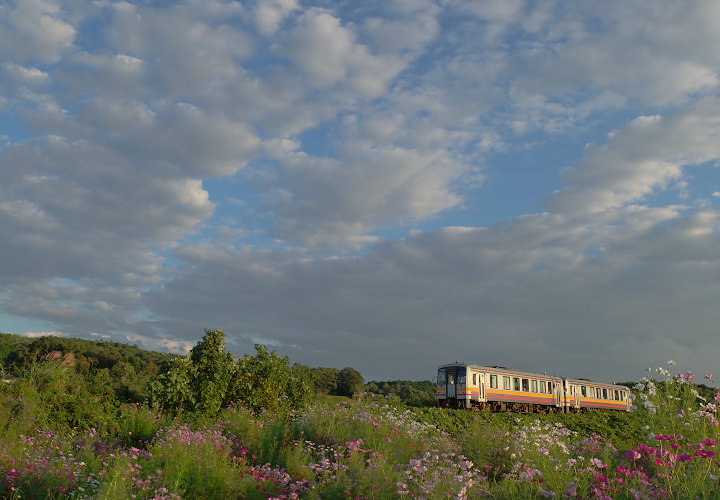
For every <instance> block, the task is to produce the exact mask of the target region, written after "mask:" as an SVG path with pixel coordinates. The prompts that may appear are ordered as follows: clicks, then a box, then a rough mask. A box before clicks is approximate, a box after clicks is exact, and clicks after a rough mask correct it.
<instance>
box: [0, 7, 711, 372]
mask: <svg viewBox="0 0 720 500" xmlns="http://www.w3.org/2000/svg"><path fill="white" fill-rule="evenodd" d="M718 19H720V3H718V2H717V1H716V0H690V1H688V2H677V1H675V0H657V1H653V2H647V1H644V0H606V1H603V2H595V1H592V2H591V1H585V0H558V1H556V0H543V1H529V0H528V1H526V0H382V1H376V0H367V1H362V2H357V1H354V0H338V1H331V0H314V1H301V0H256V1H242V2H234V1H224V0H175V1H167V0H155V1H153V0H136V1H112V0H4V1H0V331H4V332H12V333H18V334H22V335H27V336H41V335H48V334H54V335H61V336H71V337H81V338H88V339H98V340H100V339H107V340H112V341H118V342H125V343H130V344H136V345H138V346H139V347H142V348H145V349H153V350H163V351H171V352H179V353H184V352H186V351H187V350H188V349H189V348H191V347H192V346H193V345H195V343H197V342H198V341H199V339H200V338H201V337H202V335H203V333H204V330H205V329H206V328H208V329H224V330H225V332H226V336H227V340H228V347H229V349H230V350H231V351H232V352H233V353H235V354H236V355H238V356H240V355H243V354H246V353H250V354H252V353H254V348H253V345H254V344H256V343H261V344H266V345H268V346H269V347H271V348H272V349H275V350H277V351H278V352H279V353H281V354H284V355H287V356H289V358H290V360H291V362H298V363H302V364H305V365H308V366H312V367H316V366H329V367H336V368H343V367H346V366H351V367H354V368H356V369H358V370H359V371H360V372H361V373H362V374H363V376H364V377H365V379H366V380H372V379H374V380H395V379H410V380H428V379H431V378H432V377H433V375H434V373H435V372H436V369H437V366H438V365H441V364H444V363H448V362H453V361H455V360H461V361H465V362H469V363H474V364H482V365H502V366H509V367H513V368H517V369H521V370H524V371H530V372H548V373H553V374H558V375H561V376H568V377H587V378H593V379H597V380H603V381H624V380H638V379H639V378H640V377H642V376H643V375H645V374H646V371H645V370H646V368H648V367H650V368H654V367H656V366H658V365H665V363H666V362H667V361H668V360H671V359H672V360H674V361H676V362H677V363H678V365H677V368H680V369H682V370H694V371H696V372H698V373H699V374H701V375H702V374H705V373H707V372H712V371H713V370H714V369H718V361H717V360H718V359H720V356H719V354H720V335H718V333H719V332H720V329H719V326H720V307H718V299H719V298H720V246H719V243H720V209H719V206H720V171H719V170H718V166H719V165H720V163H718V160H720V52H719V51H718V47H720V23H718V22H717V20H718Z"/></svg>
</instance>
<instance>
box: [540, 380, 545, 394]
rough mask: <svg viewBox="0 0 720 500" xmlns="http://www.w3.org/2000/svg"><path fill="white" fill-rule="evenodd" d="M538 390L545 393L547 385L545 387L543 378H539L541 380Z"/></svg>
mask: <svg viewBox="0 0 720 500" xmlns="http://www.w3.org/2000/svg"><path fill="white" fill-rule="evenodd" d="M540 392H542V393H543V394H545V393H546V392H547V387H545V381H544V380H541V381H540Z"/></svg>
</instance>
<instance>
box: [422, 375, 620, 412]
mask: <svg viewBox="0 0 720 500" xmlns="http://www.w3.org/2000/svg"><path fill="white" fill-rule="evenodd" d="M436 393H437V399H438V404H439V405H440V406H444V407H454V408H478V409H481V410H491V411H515V412H522V413H551V412H571V413H579V412H583V411H588V410H591V409H602V410H621V411H629V409H630V405H631V402H630V390H629V389H628V388H627V387H625V386H622V385H616V384H606V383H602V382H595V381H592V380H587V379H571V378H563V377H558V376H554V375H547V374H545V373H543V374H539V373H528V372H521V371H517V370H511V369H509V368H505V367H502V366H480V365H471V364H467V363H450V364H447V365H442V366H440V367H439V368H438V377H437V385H436Z"/></svg>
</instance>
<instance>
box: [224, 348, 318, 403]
mask: <svg viewBox="0 0 720 500" xmlns="http://www.w3.org/2000/svg"><path fill="white" fill-rule="evenodd" d="M255 351H256V353H257V354H256V355H255V356H250V355H245V356H243V357H242V358H241V359H240V360H239V362H238V370H237V378H236V382H235V384H234V387H233V395H234V397H235V398H236V399H239V400H241V401H242V402H243V404H244V405H246V406H248V407H249V408H251V409H253V410H255V411H259V410H261V409H264V410H266V411H269V412H277V411H278V410H280V409H292V408H300V407H302V406H303V405H305V404H306V403H307V402H308V401H309V400H310V399H311V397H312V394H313V380H312V374H311V372H310V371H309V370H307V369H305V368H304V367H299V366H298V367H295V368H293V367H291V366H290V361H289V359H288V357H287V356H281V355H279V354H278V353H277V352H275V351H272V352H268V350H267V347H265V346H264V345H260V344H256V345H255Z"/></svg>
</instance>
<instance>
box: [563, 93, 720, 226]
mask: <svg viewBox="0 0 720 500" xmlns="http://www.w3.org/2000/svg"><path fill="white" fill-rule="evenodd" d="M719 111H720V103H719V102H718V101H717V100H715V99H704V100H702V101H700V102H698V103H694V104H692V105H691V106H688V107H686V108H684V109H681V110H680V111H677V112H675V113H672V114H669V115H667V116H664V117H663V116H659V115H653V116H641V117H638V118H636V119H635V120H633V121H632V122H630V123H629V124H628V125H627V126H625V127H624V128H623V129H621V130H619V131H615V132H613V133H612V134H611V136H610V141H609V142H608V143H607V144H606V145H603V146H601V147H591V148H590V149H589V150H588V151H587V153H586V156H585V158H584V160H583V161H582V162H581V163H580V164H579V165H577V166H575V167H572V168H569V169H567V170H566V171H565V173H564V177H565V179H566V181H567V187H566V188H564V189H563V190H561V191H560V192H558V193H556V194H555V195H554V196H553V197H552V198H551V200H550V201H551V204H552V205H553V206H554V207H555V208H556V209H559V210H563V211H570V212H572V211H577V210H580V211H601V210H605V209H607V208H616V207H619V206H622V205H624V204H627V203H631V202H635V201H638V200H640V199H642V198H644V197H647V196H648V195H650V194H651V193H653V192H655V191H656V190H658V189H665V188H668V187H670V186H671V184H672V183H673V182H674V181H677V180H679V179H680V178H681V177H682V174H683V167H686V166H688V165H695V164H699V163H705V162H708V161H711V160H714V159H717V158H719V157H720V119H719V118H718V112H719Z"/></svg>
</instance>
